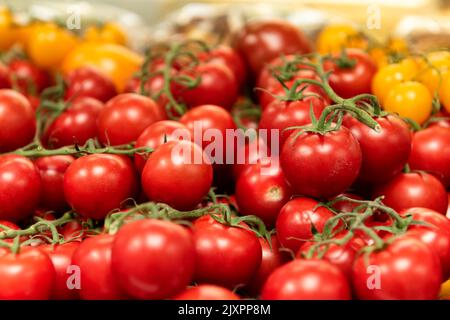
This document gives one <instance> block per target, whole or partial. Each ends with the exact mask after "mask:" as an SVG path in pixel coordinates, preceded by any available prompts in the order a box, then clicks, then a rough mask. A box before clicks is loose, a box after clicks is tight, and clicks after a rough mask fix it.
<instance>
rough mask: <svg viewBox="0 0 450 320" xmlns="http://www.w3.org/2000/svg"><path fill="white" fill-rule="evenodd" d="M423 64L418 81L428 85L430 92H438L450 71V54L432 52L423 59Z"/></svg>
mask: <svg viewBox="0 0 450 320" xmlns="http://www.w3.org/2000/svg"><path fill="white" fill-rule="evenodd" d="M421 64H422V69H421V70H420V72H419V74H418V75H417V80H418V81H420V82H422V83H423V84H424V85H426V86H427V88H428V89H429V90H430V92H432V93H435V92H438V91H439V86H440V84H441V82H442V80H443V78H444V77H445V75H446V74H447V73H448V72H449V70H450V52H447V51H435V52H430V53H429V54H427V55H426V56H425V57H424V58H422V59H421Z"/></svg>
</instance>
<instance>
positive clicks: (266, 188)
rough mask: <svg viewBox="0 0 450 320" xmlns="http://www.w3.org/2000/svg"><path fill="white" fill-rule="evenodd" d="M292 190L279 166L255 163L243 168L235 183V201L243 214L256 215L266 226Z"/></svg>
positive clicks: (275, 217) (273, 219)
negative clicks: (266, 166) (264, 165)
mask: <svg viewBox="0 0 450 320" xmlns="http://www.w3.org/2000/svg"><path fill="white" fill-rule="evenodd" d="M291 195H292V192H291V189H290V187H289V186H288V184H287V183H286V181H285V179H284V175H283V172H282V171H281V168H280V167H279V166H276V167H268V168H265V169H264V167H263V166H261V165H260V164H255V165H252V166H251V167H249V168H248V169H247V170H245V171H244V172H243V173H242V174H241V175H240V176H239V179H238V180H237V183H236V201H237V204H238V207H239V211H240V213H241V214H244V215H256V216H258V217H259V218H261V219H262V220H263V221H264V223H265V224H266V225H267V226H268V227H272V226H273V225H274V224H275V221H276V220H277V216H278V213H279V212H280V209H281V208H282V207H283V206H284V205H285V204H286V202H288V200H289V198H290V197H291Z"/></svg>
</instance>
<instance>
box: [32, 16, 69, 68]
mask: <svg viewBox="0 0 450 320" xmlns="http://www.w3.org/2000/svg"><path fill="white" fill-rule="evenodd" d="M77 44H78V39H77V38H76V37H75V35H73V34H72V33H70V32H69V31H67V30H64V29H62V28H60V27H58V26H57V25H55V24H53V23H45V24H41V25H38V26H36V27H35V28H33V31H32V33H31V35H30V39H29V40H28V54H29V56H30V58H31V60H33V61H34V63H36V65H38V66H39V67H41V68H44V69H49V70H55V69H57V68H58V67H59V66H60V64H61V62H62V61H63V59H64V57H65V56H66V55H67V54H68V53H69V52H70V51H71V50H72V49H73V48H74V47H75V46H76V45H77Z"/></svg>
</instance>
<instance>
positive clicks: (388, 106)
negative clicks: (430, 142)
mask: <svg viewBox="0 0 450 320" xmlns="http://www.w3.org/2000/svg"><path fill="white" fill-rule="evenodd" d="M432 100H433V97H432V96H431V94H430V91H428V89H427V87H425V86H424V85H423V84H421V83H420V82H416V81H407V82H403V83H399V84H397V85H395V86H393V87H392V89H391V90H390V91H389V93H388V95H387V96H386V99H385V100H384V101H383V107H384V110H386V111H389V112H395V113H398V114H399V115H400V116H402V117H406V118H409V119H412V120H414V121H416V122H417V123H419V124H422V123H424V122H425V120H427V119H428V117H429V116H430V114H431V111H432Z"/></svg>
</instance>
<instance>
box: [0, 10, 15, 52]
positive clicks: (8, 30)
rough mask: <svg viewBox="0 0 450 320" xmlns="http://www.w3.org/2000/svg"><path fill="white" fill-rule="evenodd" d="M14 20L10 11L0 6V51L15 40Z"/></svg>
mask: <svg viewBox="0 0 450 320" xmlns="http://www.w3.org/2000/svg"><path fill="white" fill-rule="evenodd" d="M13 26H14V22H13V16H12V13H11V11H10V10H9V9H8V8H6V7H0V51H5V50H8V49H9V48H10V47H11V45H12V44H13V43H14V41H15V32H14V28H13Z"/></svg>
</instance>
